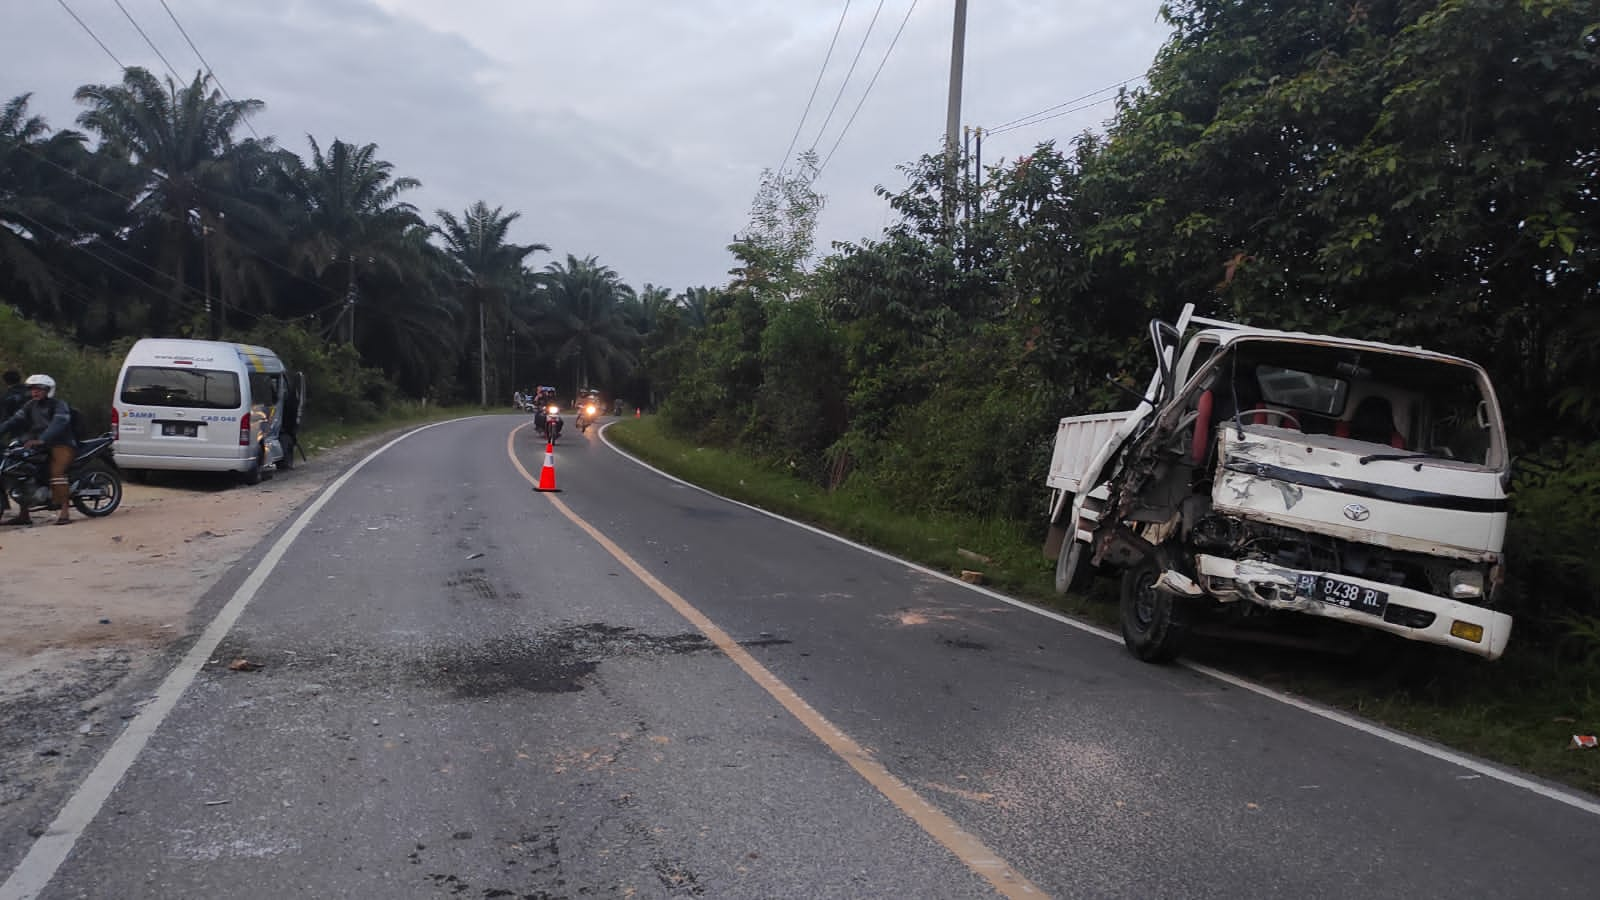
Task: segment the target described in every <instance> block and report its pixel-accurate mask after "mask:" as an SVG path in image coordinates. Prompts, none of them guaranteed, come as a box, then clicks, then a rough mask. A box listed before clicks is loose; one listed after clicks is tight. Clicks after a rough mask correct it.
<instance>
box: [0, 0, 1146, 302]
mask: <svg viewBox="0 0 1600 900" xmlns="http://www.w3.org/2000/svg"><path fill="white" fill-rule="evenodd" d="M71 5H72V6H73V8H74V9H75V10H76V11H77V12H78V14H79V15H80V16H83V17H84V19H85V21H86V22H88V23H89V25H90V27H91V28H93V29H94V30H95V32H96V33H97V34H98V35H99V36H100V38H101V39H102V40H104V41H105V42H106V43H107V45H108V46H109V47H110V48H111V50H112V52H114V53H115V54H117V56H118V57H119V58H121V59H122V61H123V62H124V63H127V64H130V65H144V66H146V67H149V68H151V69H152V70H153V71H157V72H159V71H162V66H161V63H160V61H159V60H158V59H157V58H156V56H155V54H154V53H152V52H151V51H150V50H149V48H148V47H147V46H145V44H144V42H143V40H142V39H140V37H139V36H138V34H137V33H136V32H135V31H134V30H133V28H132V27H131V26H130V25H129V24H128V23H127V21H126V20H125V19H123V18H122V16H121V14H120V13H117V12H116V11H115V9H114V8H112V7H106V6H103V5H96V4H87V3H84V2H75V3H72V4H71ZM124 5H126V6H127V7H128V9H129V10H130V11H131V12H132V13H133V14H134V15H135V16H136V17H137V18H138V19H139V21H140V24H141V25H142V26H143V27H144V29H145V31H146V32H147V33H148V34H149V35H150V37H151V38H152V40H154V41H155V42H156V44H157V46H159V47H160V48H161V49H162V51H163V53H164V54H165V55H166V57H167V58H168V59H169V60H171V61H172V62H173V64H174V65H175V66H176V67H177V68H178V70H179V72H180V73H187V74H192V73H193V71H194V70H195V69H197V68H198V67H199V62H198V60H197V59H196V58H195V56H194V54H193V53H192V52H191V51H190V50H189V48H188V46H187V45H186V44H185V42H184V40H183V37H182V36H181V35H180V34H179V33H178V31H177V29H176V28H175V27H174V26H173V25H172V22H171V21H170V19H168V17H167V15H166V13H165V11H164V10H162V8H161V5H160V4H159V3H156V2H152V0H124ZM168 5H169V6H171V7H172V9H173V11H174V12H175V13H176V14H177V15H178V17H179V19H180V20H181V21H182V23H183V25H184V28H185V29H186V30H188V32H189V34H190V36H191V37H192V38H193V39H194V40H195V42H196V44H197V45H198V46H199V48H200V51H201V52H202V53H204V54H205V56H206V57H207V59H208V60H209V61H210V62H211V64H212V65H214V66H215V67H216V72H217V74H218V75H219V76H220V77H221V79H222V81H223V84H224V85H226V87H227V88H228V90H229V92H230V93H231V94H233V96H235V97H255V98H258V99H261V100H264V101H266V103H267V109H266V110H265V112H264V113H263V114H262V115H261V116H260V117H259V118H258V119H257V120H256V121H255V126H256V128H257V130H259V131H260V132H261V133H262V134H268V133H270V134H273V135H276V136H277V137H278V139H279V141H280V143H281V144H282V145H283V146H285V147H288V148H289V149H292V150H294V151H296V152H299V153H305V152H306V151H307V147H306V143H305V137H304V136H305V135H306V134H307V133H310V134H313V135H315V136H316V137H317V140H318V141H319V142H321V143H322V144H323V145H324V146H326V145H327V143H329V142H330V141H331V140H332V139H333V138H335V137H338V138H341V139H343V140H346V141H351V142H357V143H368V142H371V143H376V144H377V145H378V148H379V155H380V156H381V157H383V158H385V159H387V160H389V161H390V162H392V163H393V164H394V166H395V169H396V171H397V172H398V173H399V174H404V175H409V176H412V177H415V178H418V179H420V180H421V181H422V183H423V187H422V188H421V189H419V190H417V191H415V192H413V193H412V194H411V195H409V196H408V199H410V200H411V201H412V202H413V203H415V204H416V205H417V206H418V207H419V208H421V209H422V210H423V211H424V212H425V213H427V214H430V215H431V213H432V212H433V211H434V210H435V209H438V208H444V209H449V210H453V211H459V210H461V209H462V208H463V207H465V206H466V205H468V204H469V203H472V202H474V201H476V200H479V199H482V200H485V201H487V202H488V203H490V204H491V205H496V206H504V207H505V208H506V209H508V210H510V209H515V210H520V211H521V212H522V213H523V216H522V218H521V219H519V220H518V222H517V223H516V224H515V225H514V226H513V233H512V237H513V239H514V240H518V241H522V242H535V241H537V242H540V243H545V244H548V245H550V246H551V247H552V249H553V256H551V257H546V256H543V255H541V256H537V257H535V258H534V259H533V260H532V262H533V264H534V265H538V266H542V265H543V264H544V263H546V262H548V261H550V259H552V258H554V259H563V258H565V256H566V254H569V253H570V254H574V255H577V256H580V257H581V256H590V255H592V256H595V257H597V258H598V259H599V260H600V261H601V262H602V263H604V264H606V265H609V266H611V267H612V268H613V269H615V270H616V271H617V272H618V273H619V274H620V275H621V276H622V277H623V278H624V279H625V280H627V281H629V282H630V283H632V284H634V285H636V286H637V285H641V284H643V283H644V282H647V281H648V282H653V283H655V284H658V285H665V286H668V287H671V288H674V289H682V288H685V287H689V286H693V285H701V284H720V283H723V282H725V281H726V278H727V275H726V273H727V269H728V268H729V267H730V265H731V263H732V259H731V257H730V256H729V255H728V253H727V251H726V246H727V244H728V243H729V242H730V241H731V240H732V238H733V235H734V234H735V233H736V232H738V231H740V230H741V229H742V228H743V227H744V225H745V222H746V219H747V216H748V210H749V203H750V199H751V197H752V196H753V195H754V192H755V188H756V185H757V181H758V178H759V176H760V173H761V171H762V170H763V169H764V168H773V167H776V166H777V165H778V164H779V162H780V161H781V160H782V159H783V155H784V150H785V148H786V147H787V146H788V144H789V142H790V140H791V138H792V137H793V136H794V135H795V131H796V126H797V124H798V123H799V122H800V116H801V112H802V110H803V109H804V107H805V101H806V98H807V96H808V95H809V93H810V92H811V89H812V86H813V84H815V83H816V81H817V76H818V71H819V67H820V66H821V64H822V59H823V55H824V53H825V51H826V50H827V47H828V42H829V40H830V39H831V38H832V37H833V34H834V28H835V26H836V25H837V24H838V22H839V18H840V10H841V9H843V8H844V4H842V3H839V2H838V0H826V2H824V0H788V2H760V0H693V2H660V0H585V2H581V3H566V4H554V3H507V2H504V0H451V2H449V3H439V2H437V0H275V2H246V0H227V2H224V0H168ZM17 6H18V7H19V8H18V9H14V10H8V12H7V19H8V28H7V29H6V31H5V33H4V34H3V35H0V59H4V60H6V63H5V77H4V80H3V82H0V86H3V87H4V88H5V90H6V91H7V93H6V96H8V97H9V96H11V95H13V94H16V93H21V92H23V91H29V90H32V91H34V92H36V93H35V99H34V104H33V108H34V111H36V112H39V113H43V114H45V115H46V116H47V117H48V118H49V119H50V120H51V123H52V124H53V125H56V126H57V127H62V126H66V125H69V124H70V123H71V121H72V119H73V118H74V117H75V116H76V114H77V113H78V111H79V110H78V109H77V107H76V106H75V104H73V102H72V100H71V95H72V91H73V90H74V89H75V88H76V87H77V86H78V85H80V84H83V83H86V82H110V81H115V80H116V79H117V78H118V77H120V76H119V73H118V71H117V69H116V66H115V64H113V63H112V62H111V60H110V59H108V58H107V57H106V56H105V54H104V53H102V52H101V51H100V49H99V48H98V47H96V46H95V45H94V43H93V41H91V40H90V39H89V37H88V36H87V35H86V34H84V33H83V31H82V30H81V29H80V28H79V27H78V25H77V24H76V23H75V22H73V21H72V19H71V18H70V17H69V16H68V15H67V14H66V13H65V12H64V11H63V10H62V9H61V8H60V6H59V5H55V4H42V3H30V4H18V5H17ZM908 6H909V0H894V2H888V0H886V2H884V3H883V5H882V11H881V13H880V14H879V17H878V21H877V22H876V24H875V26H874V27H873V29H872V33H871V36H870V38H869V39H868V40H867V41H866V42H865V44H863V43H862V40H863V35H865V34H866V32H867V23H868V20H869V19H870V18H871V17H872V13H873V10H874V9H875V8H876V7H877V4H872V3H854V4H851V5H850V12H849V15H848V16H847V17H846V19H845V22H844V26H843V29H842V30H841V32H840V36H839V40H838V44H837V46H836V47H835V49H834V52H833V57H832V60H831V61H830V63H829V66H828V69H827V70H826V72H825V73H824V77H823V79H822V83H821V86H820V90H819V91H818V93H817V99H816V101H815V103H814V105H813V108H812V110H811V114H810V115H809V116H808V117H807V121H806V124H805V127H804V128H803V129H801V131H800V141H799V143H800V145H801V147H802V148H803V147H805V146H810V145H811V144H812V143H815V144H816V146H817V149H818V152H819V153H821V154H823V155H825V156H826V155H827V154H828V152H829V151H830V149H831V148H833V147H834V145H835V142H836V141H837V142H838V143H837V147H838V149H837V151H835V152H834V154H833V157H832V159H831V160H829V162H828V165H827V168H826V170H825V171H824V173H823V176H822V178H821V179H820V180H819V182H818V189H819V190H821V191H822V192H823V193H824V194H826V195H827V197H828V204H827V207H826V209H825V211H824V213H823V215H822V218H821V221H820V222H819V228H818V235H817V236H818V243H819V246H820V247H822V248H824V249H825V248H826V247H827V246H828V243H829V242H831V241H833V240H849V241H858V240H860V239H862V238H867V237H873V236H876V235H877V234H878V233H880V232H881V229H882V228H883V226H884V224H885V222H886V221H887V216H888V211H887V206H886V204H885V203H884V202H883V201H882V200H880V199H879V198H877V197H876V196H874V194H873V187H874V186H875V185H877V184H884V185H886V186H889V187H890V188H892V189H898V188H899V187H900V186H901V185H902V184H903V179H902V178H901V176H900V175H899V174H898V173H897V172H896V171H895V167H896V166H897V165H899V164H901V163H904V162H909V161H911V160H914V159H916V158H917V157H919V156H921V155H922V154H924V153H930V152H935V151H937V150H938V148H939V145H940V141H941V140H942V135H943V131H944V123H945V104H946V95H947V79H948V75H949V63H950V28H951V14H950V10H951V6H950V4H949V3H948V2H933V0H921V2H919V3H918V6H917V8H916V10H915V12H914V13H913V15H912V16H911V18H910V19H909V21H908V23H907V25H906V28H905V31H904V33H903V34H902V35H901V37H900V39H899V42H898V43H897V44H896V46H895V48H894V51H893V54H892V55H891V56H890V57H889V58H888V61H887V63H886V64H885V65H884V67H883V70H882V74H881V75H880V76H879V78H878V81H877V83H876V84H875V85H874V86H873V88H872V92H871V94H870V95H867V96H866V99H865V102H864V103H862V105H861V107H860V112H859V114H858V115H857V117H856V119H855V120H854V121H853V122H851V123H850V125H849V130H848V132H844V131H843V129H844V126H845V124H846V122H847V120H848V119H849V117H850V114H851V112H852V111H853V110H855V108H856V105H857V103H858V101H860V100H861V98H862V91H863V90H864V89H865V87H866V84H867V82H868V79H870V78H871V76H872V73H873V71H874V70H875V69H877V67H878V65H879V63H880V61H881V60H883V58H884V54H885V51H886V50H887V48H888V45H889V41H890V39H891V38H892V37H893V35H894V32H895V29H896V28H897V27H898V26H899V24H900V22H901V19H902V17H903V16H904V15H905V12H906V9H907V8H908ZM1155 16H1156V2H1155V0H1150V2H1147V3H1143V4H1134V5H1128V4H1119V5H1113V4H1102V3H1098V2H1089V0H1071V2H1062V3H1053V4H1043V3H1037V2H1022V0H1003V2H1002V0H994V2H988V3H983V4H972V7H971V10H970V11H969V18H968V23H967V44H966V66H965V85H964V87H965V89H964V97H963V116H962V119H963V121H964V122H967V123H970V124H979V125H994V124H998V123H1000V122H1004V121H1008V120H1010V119H1014V118H1017V117H1019V116H1022V115H1025V114H1028V113H1031V112H1034V111H1036V110H1040V109H1044V108H1046V107H1048V106H1051V105H1053V104H1057V103H1060V102H1062V101H1064V100H1067V99H1069V98H1071V97H1074V96H1077V95H1079V94H1083V93H1087V92H1089V91H1092V90H1095V89H1097V88H1100V87H1103V86H1105V85H1107V84H1110V83H1113V82H1115V81H1119V80H1122V79H1124V78H1127V77H1129V76H1131V75H1138V74H1142V73H1143V72H1144V70H1145V69H1146V68H1147V67H1148V65H1149V62H1150V59H1151V57H1152V55H1153V53H1154V52H1155V49H1156V48H1157V46H1158V45H1159V43H1160V41H1161V40H1162V39H1163V38H1164V37H1165V33H1166V29H1165V28H1164V27H1163V26H1161V25H1160V24H1159V23H1158V22H1157V21H1156V19H1155ZM858 50H859V53H860V56H859V61H858V62H857V64H856V69H855V72H854V74H853V75H852V77H851V79H850V82H849V83H848V85H847V86H846V87H845V89H844V91H843V93H842V94H840V93H839V88H840V83H841V81H842V79H843V76H844V72H845V70H846V68H847V67H848V66H849V65H850V61H851V59H852V58H854V57H856V55H857V52H858ZM836 95H837V96H838V101H837V108H836V109H835V110H834V112H833V115H832V117H831V118H828V125H827V130H826V131H821V130H820V129H821V126H822V124H823V120H824V117H825V116H826V114H827V111H828V109H829V107H830V106H831V105H833V104H834V102H835V97H836ZM1110 114H1111V108H1110V107H1109V106H1101V107H1096V108H1094V109H1090V110H1086V111H1083V112H1081V113H1078V114H1075V115H1072V116H1066V117H1062V118H1060V119H1056V120H1053V121H1051V122H1048V123H1043V124H1040V125H1037V126H1032V127H1030V128H1024V129H1018V130H1017V131H1014V132H1011V133H1009V134H1006V135H1001V136H997V137H996V138H994V139H993V140H992V141H991V142H988V143H986V144H985V148H984V159H985V162H994V161H998V160H999V159H1000V158H1001V157H1010V158H1014V157H1015V156H1017V155H1020V154H1022V153H1025V152H1027V151H1028V150H1029V149H1031V148H1032V146H1033V145H1034V144H1036V143H1037V142H1039V141H1042V140H1046V139H1051V138H1056V139H1065V138H1070V137H1071V136H1072V135H1074V134H1076V133H1077V132H1079V131H1081V130H1083V129H1084V128H1088V127H1093V126H1095V125H1097V124H1098V123H1099V122H1100V121H1102V120H1104V119H1105V118H1106V117H1108V116H1109V115H1110ZM841 134H842V135H843V137H842V140H841V139H840V137H841Z"/></svg>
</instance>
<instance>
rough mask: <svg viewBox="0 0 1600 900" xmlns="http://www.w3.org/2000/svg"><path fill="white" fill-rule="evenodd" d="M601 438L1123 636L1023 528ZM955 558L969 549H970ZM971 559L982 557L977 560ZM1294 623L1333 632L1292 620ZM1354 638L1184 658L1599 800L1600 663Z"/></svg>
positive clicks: (1102, 598)
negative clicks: (1575, 739)
mask: <svg viewBox="0 0 1600 900" xmlns="http://www.w3.org/2000/svg"><path fill="white" fill-rule="evenodd" d="M606 436H607V437H608V438H610V439H611V440H613V441H615V442H616V443H617V444H618V445H619V446H621V447H623V448H624V449H626V450H627V451H629V452H630V453H633V454H635V455H637V456H638V457H640V458H641V459H643V460H645V461H646V462H649V463H650V464H652V465H654V466H657V467H659V468H661V469H662V470H664V471H667V472H670V473H672V474H673V475H676V476H678V477H679V478H682V479H684V480H686V481H689V482H692V483H694V484H697V485H700V486H702V487H704V488H707V489H708V490H711V491H714V492H716V493H718V494H722V495H723V496H726V497H730V498H732V499H735V500H739V501H741V502H744V503H749V504H751V505H753V506H758V507H760V508H762V509H766V510H770V511H772V512H775V513H778V514H779V515H783V516H787V517H789V518H792V519H796V520H799V521H802V522H806V523H808V524H811V525H814V526H816V527H818V528H822V529H824V530H827V531H830V532H833V533H835V534H839V535H841V536H844V537H847V538H850V539H851V540H855V541H858V542H860V543H862V544H866V545H868V546H872V547H875V548H877V549H880V550H883V551H885V552H887V553H891V554H893V555H895V556H899V557H902V558H904V559H907V560H910V561H912V562H917V563H921V564H923V565H926V566H928V567H930V568H934V569H938V570H940V571H942V572H946V573H948V574H951V575H957V576H959V575H960V573H961V572H962V571H963V570H970V571H978V572H982V573H983V583H984V584H986V585H988V586H990V587H993V588H995V589H997V590H1000V591H1003V592H1005V593H1007V594H1009V595H1012V596H1015V597H1017V598H1019V599H1024V600H1027V601H1029V602H1032V603H1035V604H1038V605H1040V606H1045V607H1048V608H1051V609H1054V610H1056V611H1059V612H1062V613H1065V614H1067V615H1071V616H1074V617H1076V618H1078V619H1080V620H1083V621H1087V622H1090V623H1092V624H1095V625H1099V626H1102V627H1105V628H1107V629H1109V630H1111V631H1113V632H1115V631H1116V630H1117V627H1118V626H1117V619H1118V612H1117V603H1116V598H1117V588H1116V581H1115V580H1114V579H1097V580H1096V581H1095V582H1094V583H1093V584H1092V586H1091V587H1090V589H1089V590H1088V591H1087V592H1085V595H1084V596H1069V597H1065V598H1063V597H1058V596H1057V595H1056V594H1055V591H1054V584H1053V580H1054V565H1053V562H1051V561H1049V560H1046V559H1044V557H1043V556H1042V554H1041V553H1040V541H1039V540H1038V539H1036V538H1035V537H1034V536H1033V535H1034V534H1035V533H1036V530H1035V529H1031V528H1030V527H1029V526H1028V525H1027V524H1026V523H1021V522H1014V521H1001V520H993V519H988V520H986V519H978V518H972V517H959V516H932V517H923V516H914V515H910V514H907V513H905V512H902V511H900V510H898V509H896V508H895V505H894V504H893V503H891V502H888V501H885V500H883V499H882V498H875V497H872V496H869V495H866V494H863V493H861V492H859V491H853V490H850V489H849V488H848V487H847V488H845V489H842V490H840V491H837V492H834V493H828V492H827V491H825V490H823V489H821V488H818V487H816V486H814V485H811V484H808V483H806V482H804V481H801V480H800V479H797V478H794V477H793V476H791V475H789V474H788V473H786V472H783V471H780V470H778V469H776V468H774V467H771V466H768V465H765V464H763V463H760V462H758V461H756V460H753V459H751V458H750V457H748V456H744V455H741V454H738V453H735V452H731V451H727V450H722V449H719V448H715V447H699V446H695V445H693V444H691V443H686V442H684V441H681V440H678V439H676V438H674V437H673V436H671V435H669V434H667V433H666V432H665V431H664V430H663V429H662V428H661V427H660V422H659V420H657V419H653V418H648V417H647V418H644V419H639V420H631V421H622V422H618V423H616V424H615V425H612V426H611V427H610V428H608V429H607V430H606ZM961 551H967V553H962V552H961ZM968 554H976V555H977V556H978V557H981V559H975V558H973V557H972V556H970V555H968ZM1284 624H1285V625H1288V626H1291V627H1300V628H1304V627H1311V628H1313V629H1321V630H1322V631H1327V629H1326V627H1324V626H1325V625H1326V624H1331V623H1323V622H1322V621H1321V620H1312V619H1310V617H1307V616H1292V617H1290V618H1288V619H1286V620H1285V622H1284ZM1334 635H1335V636H1337V637H1341V638H1352V639H1354V641H1353V646H1352V647H1349V648H1347V649H1346V650H1345V651H1344V652H1331V651H1316V650H1307V649H1306V648H1304V647H1300V646H1296V647H1286V646H1278V645H1275V644H1273V643H1271V641H1273V640H1274V639H1276V638H1277V637H1279V636H1278V635H1277V634H1276V632H1274V631H1266V632H1263V633H1262V634H1260V635H1259V636H1258V637H1257V639H1255V640H1241V639H1238V637H1237V636H1236V637H1234V638H1221V637H1208V638H1202V639H1197V640H1195V641H1194V643H1193V645H1192V650H1191V651H1190V652H1189V653H1188V654H1187V656H1188V658H1190V659H1193V660H1194V661H1195V662H1199V663H1204V664H1206V665H1210V666H1214V667H1216V668H1219V669H1223V670H1226V671H1229V672H1232V673H1234V674H1237V675H1240V676H1243V677H1246V678H1250V679H1252V680H1254V681H1257V682H1258V683H1261V684H1265V685H1268V686H1270V687H1273V688H1275V689H1277V690H1280V691H1283V692H1285V693H1290V694H1295V695H1298V696H1301V697H1305V698H1307V699H1310V700H1314V701H1317V702H1319V703H1323V704H1325V705H1327V706H1330V707H1333V708H1336V709H1340V710H1343V711H1345V712H1349V713H1353V714H1355V715H1358V716H1361V717H1363V718H1366V719H1369V720H1371V721H1374V722H1378V723H1381V724H1383V725H1386V726H1389V727H1391V728H1395V729H1397V730H1401V731H1405V732H1408V733H1410V734H1414V735H1417V736H1419V737H1422V738H1425V739H1428V740H1432V741H1435V742H1437V743H1439V744H1443V745H1445V746H1449V747H1452V748H1454V749H1457V750H1460V751H1463V752H1465V753H1469V754H1472V755H1475V756H1479V757H1482V758H1485V759H1489V760H1492V761H1495V762H1498V763H1501V764H1503V765H1506V766H1510V767H1514V768H1517V769H1520V770H1522V771H1525V772H1528V773H1531V774H1534V775H1537V776H1541V777H1545V778H1549V779H1552V780H1555V781H1560V782H1563V783H1565V784H1568V785H1571V786H1573V787H1576V788H1579V789H1582V790H1585V791H1589V792H1591V793H1600V749H1597V750H1574V749H1570V748H1569V745H1570V742H1571V739H1572V736H1573V735H1574V734H1595V733H1596V732H1600V663H1597V662H1596V661H1594V660H1590V661H1589V662H1587V663H1562V662H1560V660H1559V658H1558V656H1557V654H1556V653H1554V652H1553V651H1552V650H1551V649H1550V648H1548V647H1545V646H1542V645H1540V644H1537V643H1533V642H1530V641H1523V642H1520V643H1519V642H1518V641H1517V639H1516V636H1515V634H1514V635H1513V638H1512V641H1511V644H1510V647H1509V648H1508V650H1507V651H1506V654H1505V656H1504V657H1502V658H1501V659H1500V660H1498V661H1496V662H1487V661H1485V660H1481V659H1477V658H1475V657H1471V656H1468V655H1466V654H1464V653H1461V652H1460V651H1456V650H1448V649H1445V648H1441V647H1435V646H1432V645H1424V644H1417V643H1414V642H1411V641H1406V640H1403V639H1400V638H1395V637H1391V636H1389V635H1385V634H1382V633H1379V632H1373V631H1367V630H1365V629H1353V628H1349V627H1345V626H1336V625H1335V629H1334Z"/></svg>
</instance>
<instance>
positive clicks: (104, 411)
mask: <svg viewBox="0 0 1600 900" xmlns="http://www.w3.org/2000/svg"><path fill="white" fill-rule="evenodd" d="M123 355H124V354H123V353H120V352H116V350H115V349H113V350H112V351H110V352H101V351H96V350H87V349H84V348H81V347H79V346H77V345H76V344H74V343H73V342H72V341H70V340H68V339H67V338H64V337H62V336H61V335H59V334H56V333H55V332H54V331H52V330H51V329H49V328H47V327H45V326H43V325H40V324H38V323H36V322H31V321H29V320H28V319H25V318H23V316H22V314H21V313H19V312H17V311H16V310H15V309H13V308H11V307H9V306H4V305H0V371H4V370H6V369H16V370H17V371H18V372H21V373H22V377H24V378H26V377H28V376H29V375H33V374H36V373H44V374H46V375H49V376H50V377H51V378H54V379H55V380H56V395H57V396H59V397H61V398H62V399H63V400H66V401H67V403H69V404H71V406H72V408H73V409H76V410H77V411H78V414H79V415H80V416H82V417H83V422H84V428H86V429H87V430H88V431H90V432H91V433H94V434H101V433H104V432H106V431H110V430H111V404H112V395H113V393H114V392H115V391H116V389H117V373H118V372H119V371H121V369H122V357H123Z"/></svg>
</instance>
